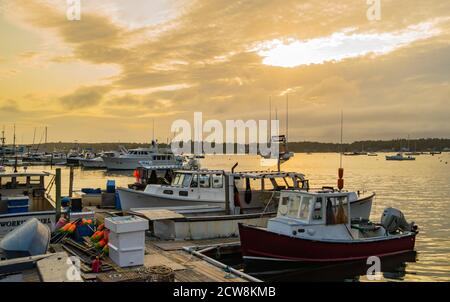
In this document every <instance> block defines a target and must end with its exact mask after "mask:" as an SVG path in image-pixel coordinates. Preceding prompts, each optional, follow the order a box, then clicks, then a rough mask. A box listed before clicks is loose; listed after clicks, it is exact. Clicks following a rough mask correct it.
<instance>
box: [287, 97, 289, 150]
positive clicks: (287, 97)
mask: <svg viewBox="0 0 450 302" xmlns="http://www.w3.org/2000/svg"><path fill="white" fill-rule="evenodd" d="M288 137H289V94H288V93H286V147H287V142H288ZM286 151H287V148H286Z"/></svg>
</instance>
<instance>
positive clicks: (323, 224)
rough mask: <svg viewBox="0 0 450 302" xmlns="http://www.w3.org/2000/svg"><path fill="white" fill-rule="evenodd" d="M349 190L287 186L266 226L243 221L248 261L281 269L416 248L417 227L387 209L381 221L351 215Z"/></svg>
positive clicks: (355, 259)
mask: <svg viewBox="0 0 450 302" xmlns="http://www.w3.org/2000/svg"><path fill="white" fill-rule="evenodd" d="M348 201H349V193H347V192H305V191H283V192H282V194H281V196H280V200H279V205H278V212H277V216H276V217H275V218H272V219H270V220H269V222H268V224H267V227H266V228H262V227H255V226H251V225H245V224H240V225H239V234H240V240H241V249H242V254H243V258H244V262H245V263H246V266H249V267H252V266H255V267H260V268H261V267H265V268H266V269H268V268H274V267H276V268H277V269H281V268H293V267H295V265H296V264H299V265H300V264H328V263H338V262H343V261H358V260H364V259H367V258H369V257H371V256H378V257H384V256H391V255H396V254H402V253H406V252H408V251H413V250H414V245H415V238H416V235H417V233H418V232H417V226H416V225H414V223H407V221H406V219H405V218H404V216H403V214H402V212H400V211H399V210H396V209H393V208H388V209H385V210H384V212H383V215H382V217H381V223H379V224H376V223H372V222H370V221H369V220H368V219H362V218H352V214H351V208H352V207H351V206H350V202H348Z"/></svg>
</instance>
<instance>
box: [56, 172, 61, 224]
mask: <svg viewBox="0 0 450 302" xmlns="http://www.w3.org/2000/svg"><path fill="white" fill-rule="evenodd" d="M55 195H56V196H55V201H56V221H58V220H59V218H60V217H61V168H57V169H56V175H55Z"/></svg>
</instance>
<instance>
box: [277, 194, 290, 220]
mask: <svg viewBox="0 0 450 302" xmlns="http://www.w3.org/2000/svg"><path fill="white" fill-rule="evenodd" d="M288 205H289V197H287V196H285V197H282V198H281V201H280V204H279V206H278V214H279V215H282V216H286V215H287V213H288Z"/></svg>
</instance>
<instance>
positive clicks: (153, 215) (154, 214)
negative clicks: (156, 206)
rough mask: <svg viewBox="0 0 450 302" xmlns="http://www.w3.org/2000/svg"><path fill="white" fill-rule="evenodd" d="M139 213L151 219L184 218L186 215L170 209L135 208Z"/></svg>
mask: <svg viewBox="0 0 450 302" xmlns="http://www.w3.org/2000/svg"><path fill="white" fill-rule="evenodd" d="M133 212H136V213H137V214H140V215H142V216H143V217H145V218H147V219H148V220H150V221H158V220H166V219H176V218H184V215H182V214H179V213H177V212H174V211H170V210H163V209H161V210H135V211H133Z"/></svg>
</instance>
